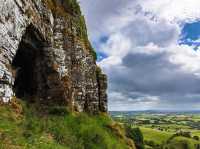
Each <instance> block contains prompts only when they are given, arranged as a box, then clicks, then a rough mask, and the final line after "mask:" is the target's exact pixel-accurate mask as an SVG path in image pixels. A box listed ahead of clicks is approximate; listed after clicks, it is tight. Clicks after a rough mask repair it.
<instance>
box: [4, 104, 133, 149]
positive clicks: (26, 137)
mask: <svg viewBox="0 0 200 149" xmlns="http://www.w3.org/2000/svg"><path fill="white" fill-rule="evenodd" d="M0 121H1V123H0V149H66V148H67V149H86V148H87V149H116V148H117V149H129V148H133V149H134V144H133V143H132V142H131V141H130V140H129V139H127V138H126V137H125V136H124V130H123V128H121V127H118V126H117V125H116V126H115V123H114V122H113V121H112V120H111V119H110V118H109V117H108V116H107V115H105V114H101V115H96V116H92V115H87V114H85V113H69V112H68V111H67V109H65V108H64V107H60V108H59V107H53V108H49V109H48V113H47V112H45V114H42V113H40V112H38V105H37V104H28V103H26V102H24V101H20V100H15V101H14V102H12V103H10V104H9V105H1V106H0Z"/></svg>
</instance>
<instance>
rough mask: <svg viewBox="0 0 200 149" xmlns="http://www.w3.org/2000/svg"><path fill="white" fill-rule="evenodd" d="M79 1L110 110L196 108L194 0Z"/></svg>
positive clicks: (198, 50) (198, 27) (199, 54)
mask: <svg viewBox="0 0 200 149" xmlns="http://www.w3.org/2000/svg"><path fill="white" fill-rule="evenodd" d="M80 2H81V7H82V10H83V13H84V15H85V17H86V23H87V26H88V32H89V36H90V40H91V42H92V44H93V46H94V47H95V49H96V51H97V53H98V62H97V63H98V65H100V66H101V67H102V68H103V71H104V72H105V73H106V74H107V75H108V78H109V85H108V86H109V88H108V100H109V110H149V109H163V110H182V109H184V110H195V109H196V110H198V109H200V85H199V84H200V1H199V0H182V1H180V0H162V1H160V0H154V1H152V0H123V1H122V0H95V1H93V0H87V1H85V0H80ZM169 10H170V11H169Z"/></svg>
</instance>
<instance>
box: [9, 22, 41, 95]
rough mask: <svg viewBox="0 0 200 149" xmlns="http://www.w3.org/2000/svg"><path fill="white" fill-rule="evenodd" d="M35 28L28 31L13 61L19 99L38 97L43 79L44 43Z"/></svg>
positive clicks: (15, 84) (15, 88)
mask: <svg viewBox="0 0 200 149" xmlns="http://www.w3.org/2000/svg"><path fill="white" fill-rule="evenodd" d="M38 38H39V36H38V35H37V33H36V32H35V29H34V27H32V26H30V27H28V28H27V29H26V32H25V34H24V35H23V37H22V40H21V42H20V44H19V47H18V50H17V53H16V55H15V57H14V59H13V61H12V68H13V69H14V72H15V82H14V86H13V88H14V91H15V95H16V97H18V98H25V97H30V96H36V95H37V90H38V87H39V81H40V79H41V77H42V73H41V68H42V59H43V53H42V49H43V46H42V42H41V41H40V40H38Z"/></svg>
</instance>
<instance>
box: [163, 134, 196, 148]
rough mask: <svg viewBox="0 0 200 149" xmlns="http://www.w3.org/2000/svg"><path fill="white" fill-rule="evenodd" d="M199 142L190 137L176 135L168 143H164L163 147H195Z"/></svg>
mask: <svg viewBox="0 0 200 149" xmlns="http://www.w3.org/2000/svg"><path fill="white" fill-rule="evenodd" d="M197 144H199V141H195V140H193V139H190V138H185V137H176V138H174V139H173V140H171V141H170V143H169V144H167V145H165V147H164V148H169V149H173V148H175V149H185V148H186V149H196V145H197Z"/></svg>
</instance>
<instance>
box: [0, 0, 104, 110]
mask: <svg viewBox="0 0 200 149" xmlns="http://www.w3.org/2000/svg"><path fill="white" fill-rule="evenodd" d="M95 59H96V55H95V52H94V51H93V49H92V47H91V45H90V42H89V40H88V37H87V30H86V26H85V22H84V17H83V16H82V15H81V11H80V8H79V5H78V4H77V2H76V1H75V0H0V101H1V102H4V103H6V102H9V101H11V100H12V98H13V97H15V96H16V97H18V98H23V99H24V100H30V101H31V102H34V101H39V102H40V103H42V104H44V105H51V104H53V105H66V106H68V107H69V108H70V109H71V110H75V111H79V112H81V111H86V112H91V113H96V112H106V111H107V95H106V88H107V77H106V75H104V74H102V73H101V70H100V68H98V67H97V65H96V62H95Z"/></svg>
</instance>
